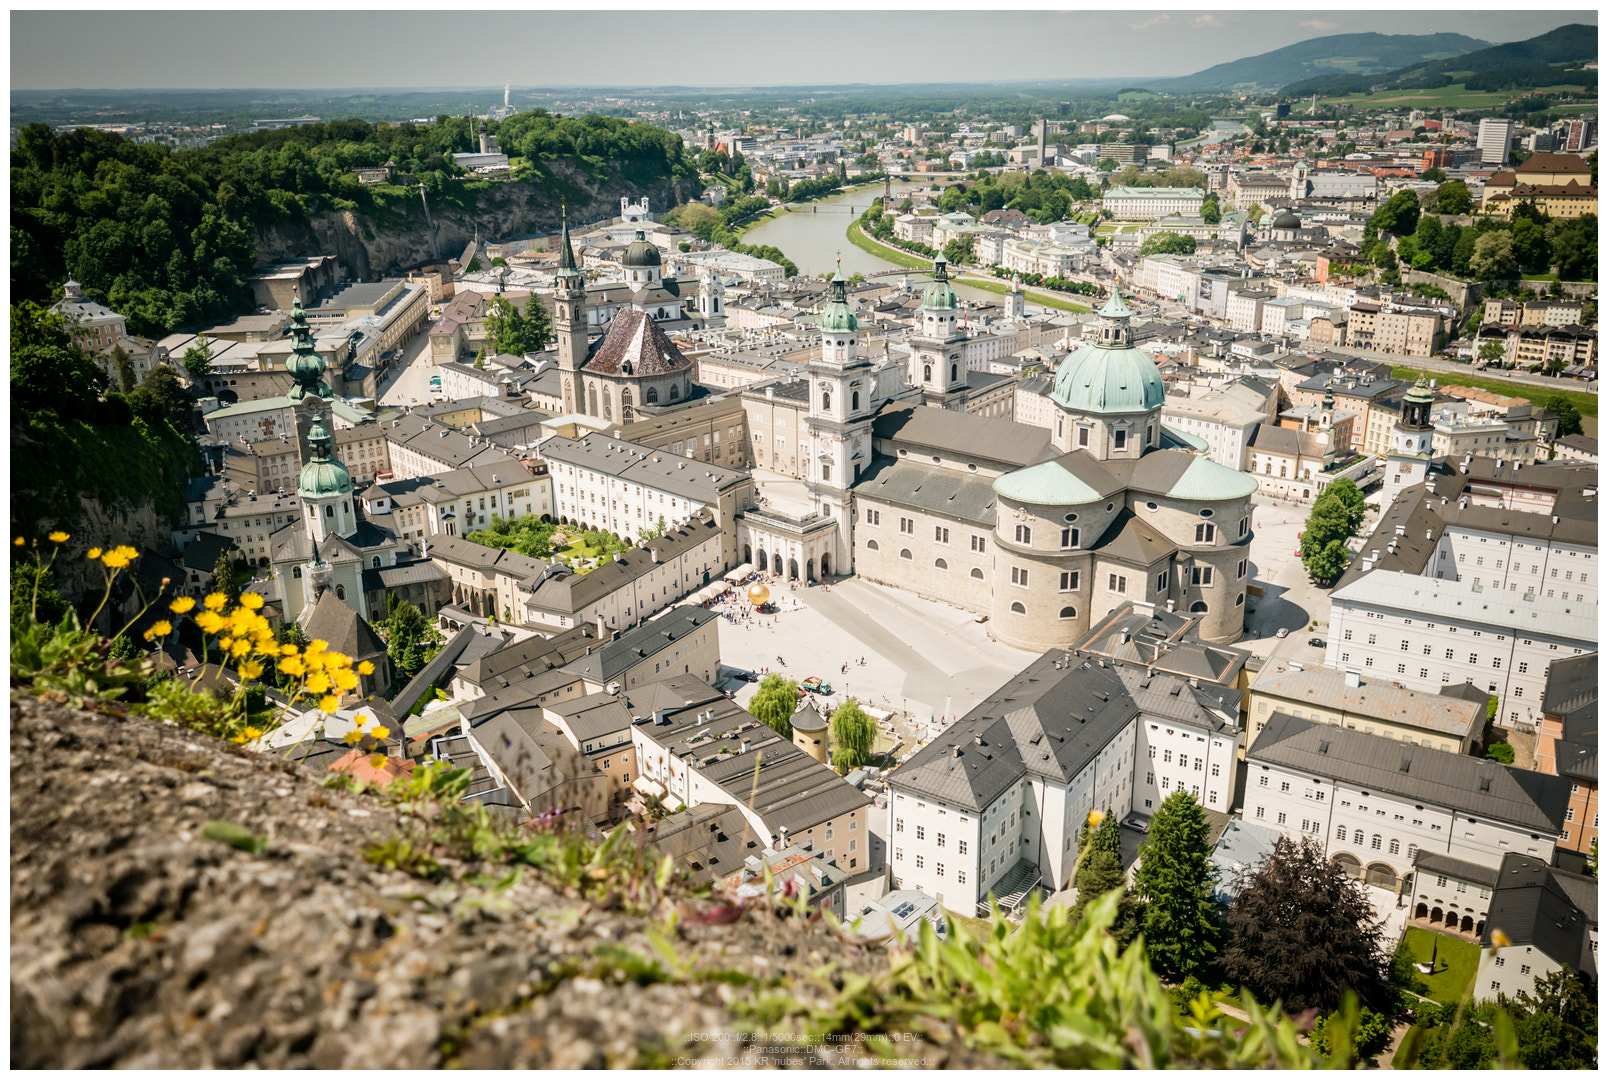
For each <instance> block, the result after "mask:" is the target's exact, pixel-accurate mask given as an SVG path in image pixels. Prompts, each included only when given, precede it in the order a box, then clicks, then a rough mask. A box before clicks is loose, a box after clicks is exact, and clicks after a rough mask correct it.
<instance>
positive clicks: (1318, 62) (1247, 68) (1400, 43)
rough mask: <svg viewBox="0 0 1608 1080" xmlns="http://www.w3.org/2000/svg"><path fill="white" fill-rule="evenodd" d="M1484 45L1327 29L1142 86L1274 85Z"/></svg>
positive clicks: (1174, 89)
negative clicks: (1322, 33)
mask: <svg viewBox="0 0 1608 1080" xmlns="http://www.w3.org/2000/svg"><path fill="white" fill-rule="evenodd" d="M1484 45H1485V42H1483V41H1480V40H1478V39H1477V38H1471V37H1465V36H1464V35H1462V34H1330V35H1328V36H1326V37H1317V38H1311V39H1309V40H1307V41H1298V42H1296V43H1295V44H1294V45H1286V46H1285V47H1284V48H1282V49H1274V50H1272V51H1271V52H1265V53H1260V54H1258V55H1256V56H1247V57H1245V58H1244V59H1241V60H1231V61H1229V62H1228V63H1225V64H1217V65H1216V66H1214V67H1209V68H1207V69H1206V70H1205V71H1198V72H1196V73H1195V74H1193V75H1185V76H1182V77H1180V78H1176V79H1160V80H1157V79H1152V80H1150V81H1149V82H1147V83H1146V84H1145V85H1147V86H1149V87H1150V88H1151V89H1153V90H1164V91H1168V92H1171V93H1182V92H1188V91H1192V90H1193V91H1201V90H1231V89H1236V88H1243V87H1275V86H1283V85H1285V84H1286V83H1292V82H1295V81H1296V80H1298V79H1307V78H1312V77H1314V76H1318V75H1324V74H1330V73H1333V74H1350V75H1366V74H1368V73H1370V72H1380V71H1390V70H1392V69H1395V68H1400V67H1405V66H1406V65H1408V64H1416V63H1419V62H1421V61H1424V60H1428V59H1431V58H1433V57H1441V56H1456V55H1457V54H1459V53H1466V52H1468V51H1470V50H1471V49H1478V48H1481V47H1482V46H1484Z"/></svg>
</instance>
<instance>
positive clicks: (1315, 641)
mask: <svg viewBox="0 0 1608 1080" xmlns="http://www.w3.org/2000/svg"><path fill="white" fill-rule="evenodd" d="M1307 644H1308V645H1311V646H1312V647H1313V648H1315V649H1326V648H1328V647H1329V643H1328V642H1327V641H1324V640H1323V639H1322V638H1320V637H1309V638H1307Z"/></svg>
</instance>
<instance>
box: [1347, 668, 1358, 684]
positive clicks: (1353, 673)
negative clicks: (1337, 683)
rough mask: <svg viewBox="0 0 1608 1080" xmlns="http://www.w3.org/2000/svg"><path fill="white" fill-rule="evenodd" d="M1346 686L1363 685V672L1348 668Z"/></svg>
mask: <svg viewBox="0 0 1608 1080" xmlns="http://www.w3.org/2000/svg"><path fill="white" fill-rule="evenodd" d="M1346 685H1347V686H1350V687H1358V686H1361V685H1362V672H1360V671H1358V670H1357V669H1356V668H1346Z"/></svg>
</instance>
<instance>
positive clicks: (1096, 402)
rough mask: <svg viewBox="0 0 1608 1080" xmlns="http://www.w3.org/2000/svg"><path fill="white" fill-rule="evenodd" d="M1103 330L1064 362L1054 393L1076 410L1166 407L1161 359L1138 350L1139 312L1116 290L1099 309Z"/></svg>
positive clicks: (1063, 404) (1102, 411) (1060, 402)
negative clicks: (1132, 327)
mask: <svg viewBox="0 0 1608 1080" xmlns="http://www.w3.org/2000/svg"><path fill="white" fill-rule="evenodd" d="M1097 314H1098V315H1099V316H1100V332H1099V334H1098V335H1096V336H1095V337H1094V338H1093V339H1092V340H1090V341H1087V342H1085V343H1084V344H1083V345H1081V346H1079V347H1078V349H1077V350H1076V351H1074V352H1073V353H1072V354H1071V355H1069V356H1068V357H1067V358H1066V359H1065V360H1062V361H1061V366H1060V367H1059V368H1058V369H1057V370H1056V373H1055V384H1054V386H1053V387H1052V389H1051V390H1050V397H1051V399H1052V400H1054V401H1055V403H1056V404H1057V405H1060V406H1061V407H1062V408H1065V409H1068V410H1070V411H1071V412H1074V413H1087V414H1106V413H1139V412H1148V411H1149V410H1151V409H1155V408H1160V406H1161V404H1162V402H1163V401H1164V400H1165V398H1166V396H1167V390H1166V386H1165V385H1164V384H1163V383H1162V381H1161V372H1160V371H1158V370H1157V369H1156V362H1155V360H1153V359H1152V358H1151V356H1150V354H1149V353H1147V352H1145V351H1144V350H1143V349H1136V348H1134V345H1133V336H1132V334H1131V333H1130V331H1129V325H1128V323H1129V319H1131V318H1132V317H1133V313H1132V312H1131V311H1129V310H1128V306H1127V305H1126V304H1124V303H1123V302H1122V297H1121V296H1120V295H1119V294H1118V293H1116V292H1115V291H1113V292H1112V294H1111V299H1110V300H1108V301H1107V302H1106V305H1105V306H1104V307H1102V308H1101V309H1100V310H1099V312H1098V313H1097Z"/></svg>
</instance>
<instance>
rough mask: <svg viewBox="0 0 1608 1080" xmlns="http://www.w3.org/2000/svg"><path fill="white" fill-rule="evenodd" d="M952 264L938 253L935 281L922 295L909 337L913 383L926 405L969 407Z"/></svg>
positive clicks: (933, 274) (963, 343)
mask: <svg viewBox="0 0 1608 1080" xmlns="http://www.w3.org/2000/svg"><path fill="white" fill-rule="evenodd" d="M957 307H958V302H957V301H956V299H955V289H954V287H953V286H952V285H950V284H949V264H948V263H947V262H946V261H945V260H944V257H943V256H942V255H939V256H938V258H937V259H936V260H934V262H933V268H932V283H931V284H929V285H928V286H927V288H926V289H925V290H924V291H923V292H922V294H921V311H920V312H919V313H918V314H917V316H916V332H915V333H914V334H912V335H911V337H910V384H911V385H912V386H919V387H920V388H921V397H922V401H923V403H924V404H927V405H936V406H938V407H939V408H944V409H958V410H961V411H964V410H965V408H966V374H967V372H966V335H965V333H964V332H963V331H962V330H961V329H960V317H959V314H958V313H957V311H956V309H957Z"/></svg>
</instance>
